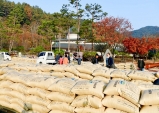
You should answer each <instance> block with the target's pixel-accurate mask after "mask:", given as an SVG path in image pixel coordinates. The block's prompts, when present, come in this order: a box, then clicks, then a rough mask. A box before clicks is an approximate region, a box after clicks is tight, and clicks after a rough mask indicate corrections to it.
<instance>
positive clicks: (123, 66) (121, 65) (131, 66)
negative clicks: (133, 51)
mask: <svg viewBox="0 0 159 113" xmlns="http://www.w3.org/2000/svg"><path fill="white" fill-rule="evenodd" d="M115 66H116V67H117V68H118V69H132V70H135V69H137V68H136V66H135V64H134V63H119V64H115Z"/></svg>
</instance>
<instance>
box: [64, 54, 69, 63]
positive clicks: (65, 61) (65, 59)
mask: <svg viewBox="0 0 159 113" xmlns="http://www.w3.org/2000/svg"><path fill="white" fill-rule="evenodd" d="M68 63H69V60H68V58H67V55H65V57H64V58H63V64H65V65H67V64H68Z"/></svg>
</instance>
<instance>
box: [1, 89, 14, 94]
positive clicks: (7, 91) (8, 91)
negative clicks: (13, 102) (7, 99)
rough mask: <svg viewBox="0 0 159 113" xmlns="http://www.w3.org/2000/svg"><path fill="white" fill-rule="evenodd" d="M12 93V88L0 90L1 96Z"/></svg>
mask: <svg viewBox="0 0 159 113" xmlns="http://www.w3.org/2000/svg"><path fill="white" fill-rule="evenodd" d="M11 91H12V89H10V88H0V95H8V94H9V93H10V92H11Z"/></svg>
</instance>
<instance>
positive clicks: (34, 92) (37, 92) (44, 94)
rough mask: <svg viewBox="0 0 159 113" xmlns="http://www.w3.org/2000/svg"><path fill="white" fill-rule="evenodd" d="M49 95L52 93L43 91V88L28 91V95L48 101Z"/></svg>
mask: <svg viewBox="0 0 159 113" xmlns="http://www.w3.org/2000/svg"><path fill="white" fill-rule="evenodd" d="M49 93H50V91H47V90H45V89H41V88H29V89H28V90H27V94H28V95H36V96H39V97H41V98H43V99H46V98H47V95H49Z"/></svg>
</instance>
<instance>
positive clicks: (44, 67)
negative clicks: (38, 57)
mask: <svg viewBox="0 0 159 113" xmlns="http://www.w3.org/2000/svg"><path fill="white" fill-rule="evenodd" d="M52 67H53V66H51V65H47V64H46V65H39V67H38V68H39V69H40V70H41V71H42V72H50V71H52V70H53V68H52Z"/></svg>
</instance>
